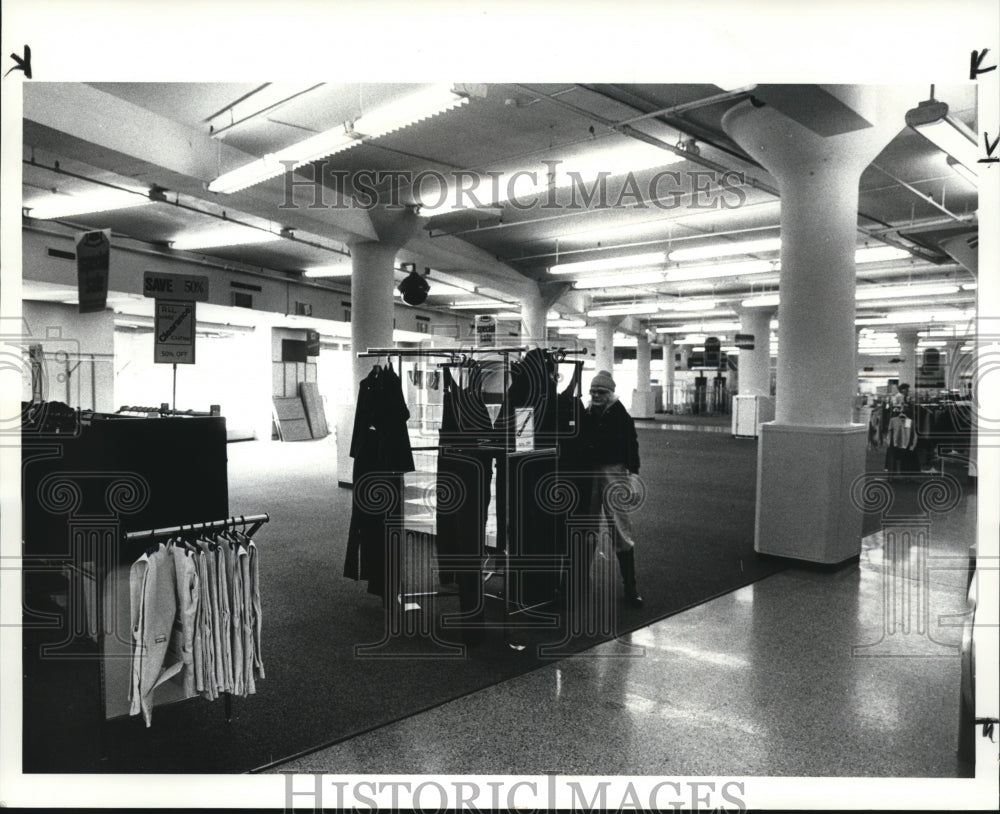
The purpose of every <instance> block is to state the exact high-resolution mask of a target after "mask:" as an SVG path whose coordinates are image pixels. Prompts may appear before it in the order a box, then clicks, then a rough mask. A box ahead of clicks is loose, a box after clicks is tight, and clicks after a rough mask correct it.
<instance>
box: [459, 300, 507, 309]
mask: <svg viewBox="0 0 1000 814" xmlns="http://www.w3.org/2000/svg"><path fill="white" fill-rule="evenodd" d="M512 305H513V303H509V302H499V301H497V300H471V301H470V300H466V301H464V302H453V303H452V304H451V305H449V306H448V307H449V308H451V309H452V310H455V311H476V310H478V309H480V308H510V307H511V306H512Z"/></svg>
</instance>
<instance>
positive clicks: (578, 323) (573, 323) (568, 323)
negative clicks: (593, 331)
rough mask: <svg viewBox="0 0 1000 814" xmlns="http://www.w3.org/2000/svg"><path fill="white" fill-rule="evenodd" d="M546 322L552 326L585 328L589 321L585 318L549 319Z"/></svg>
mask: <svg viewBox="0 0 1000 814" xmlns="http://www.w3.org/2000/svg"><path fill="white" fill-rule="evenodd" d="M545 324H546V325H547V326H549V327H550V328H584V327H586V325H587V321H586V320H583V319H549V320H546V322H545Z"/></svg>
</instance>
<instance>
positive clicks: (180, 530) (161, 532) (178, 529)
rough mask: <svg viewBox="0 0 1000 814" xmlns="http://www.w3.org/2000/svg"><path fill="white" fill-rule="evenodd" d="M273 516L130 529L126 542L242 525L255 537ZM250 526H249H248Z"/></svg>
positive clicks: (241, 517)
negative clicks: (137, 529)
mask: <svg viewBox="0 0 1000 814" xmlns="http://www.w3.org/2000/svg"><path fill="white" fill-rule="evenodd" d="M270 519H271V518H270V517H269V516H268V514H267V513H266V512H265V513H263V514H246V515H244V514H241V515H240V516H239V517H235V516H234V517H227V518H226V519H225V520H212V521H209V522H206V523H185V524H183V525H180V526H168V527H167V528H162V529H147V530H145V531H130V532H127V533H126V534H125V542H126V543H131V542H135V541H138V540H159V539H162V538H165V537H175V536H183V535H184V534H190V533H193V532H196V531H209V532H211V531H222V530H223V529H231V528H236V526H242V527H243V528H244V529H247V530H246V531H245V532H244V533H245V534H246V536H247V537H253V536H254V534H256V533H257V532H258V531H259V530H260V527H261V526H263V525H264V524H265V523H267V522H268V521H269V520H270ZM248 526H249V528H247V527H248Z"/></svg>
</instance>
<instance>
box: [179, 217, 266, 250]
mask: <svg viewBox="0 0 1000 814" xmlns="http://www.w3.org/2000/svg"><path fill="white" fill-rule="evenodd" d="M280 239H281V235H278V234H275V233H274V232H268V231H266V230H264V229H254V228H253V227H250V226H241V225H239V224H236V223H232V224H229V225H228V226H223V227H222V228H219V229H211V230H209V231H202V232H192V233H189V234H186V235H178V236H177V237H175V238H174V239H173V240H172V241H170V246H171V248H173V249H177V250H179V251H194V250H197V249H212V248H216V247H220V246H252V245H253V244H255V243H269V242H271V241H272V240H280Z"/></svg>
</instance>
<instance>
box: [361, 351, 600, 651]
mask: <svg viewBox="0 0 1000 814" xmlns="http://www.w3.org/2000/svg"><path fill="white" fill-rule="evenodd" d="M535 349H540V350H544V351H547V352H548V353H550V354H552V356H553V357H554V359H555V361H556V363H557V364H558V363H559V362H561V361H563V360H564V359H565V357H566V356H568V355H576V354H584V353H586V350H585V349H583V348H566V347H547V348H540V347H539V346H527V345H523V346H515V347H509V346H488V347H470V346H465V347H463V346H457V347H439V348H399V347H394V348H368V349H367V351H360V352H358V353H357V357H358V358H359V359H360V358H372V357H392V356H395V357H397V359H398V360H399V365H400V367H402V359H403V358H404V357H407V358H434V357H444V358H447V359H450V360H451V361H453V362H459V361H465V360H467V359H469V358H471V357H473V356H475V355H480V354H481V355H501V356H502V357H503V375H504V380H505V381H506V380H507V379H508V378H509V374H510V355H511V354H523V353H527V352H528V351H530V350H535ZM573 364H574V366H575V367H576V368H581V367H582V365H583V362H582V361H581V360H575V361H574V363H573ZM577 387H579V384H578V385H577ZM505 433H506V437H505V439H504V442H503V445H502V446H498V447H495V448H494V449H496V450H497V451H501V450H502V451H503V452H504V454H506V455H511V454H514V453H515V449H514V446H515V445H514V437H513V426H512V425H510V424H508V426H507V427H506V428H505ZM421 449H438V450H439V449H440V447H422V448H421ZM483 449H486V448H485V447H483ZM535 452H537V453H539V454H546V455H557V450H556V449H555V448H552V449H548V448H543V449H541V450H536V451H535ZM518 454H521V455H523V454H527V453H525V452H521V453H518ZM509 479H510V472H509V470H508V471H507V477H506V478H505V479H504V483H503V488H504V490H505V492H506V495H507V499H506V501H505V505H506V506H507V507H508V511H507V512H506V513H505V514H507V515H508V516H507V517H504V518H502V519H500V518H498V523H499V522H504V523H508V521H509V514H510V511H509V507H510V498H511V494H510V484H509V482H508V481H509ZM498 486H499V484H498ZM504 536H505V540H506V545H505V548H504V551H503V556H504V558H505V559H506V560H509V557H510V542H511V531H510V528H509V525H508V527H507V529H506V533H505V535H504ZM483 553H484V556H485V555H486V552H483ZM540 564H542V565H545V564H546V563H540ZM549 564H551V563H549ZM501 570H502V576H503V578H504V587H503V595H502V597H498V596H496V595H495V594H488V593H485V592H484V597H485V596H488V597H490V598H494V599H498V598H499V599H502V601H503V608H504V626H505V628H507V621H508V620H509V618H510V617H511V616H513V615H515V614H520V613H526V614H529V615H530V614H531V613H532V611H534V610H536V609H538V608H540V607H543V606H544V605H547V604H549V602H542V603H536V604H534V605H531V606H524V607H519V608H516V609H514V610H512V609H511V597H512V595H513V590H512V588H513V584H512V581H513V579H514V575H513V572H512V568H511V567H510V563H509V561H508V562H505V564H504V567H503V568H502V569H501ZM496 573H497V570H493V571H485V570H484V571H483V577H484V581H485V579H488V578H489V577H491V576H493V575H494V574H496ZM393 593H394V594H395V593H396V592H395V591H394V592H393ZM429 593H430V594H431V595H442V592H440V591H432V592H429ZM426 595H428V592H422V593H418V594H412V595H409V594H404V593H403V592H402V591H400V592H399V598H400V601H401V602H403V603H404V607H405V606H406V603H405V600H406V599H407V598H411V597H412V598H416V597H418V596H426ZM446 595H449V596H450V595H452V593H451V592H448V593H447V594H446ZM416 607H417V608H419V605H417V606H416ZM511 646H512V647H515V649H522V648H521V647H519V646H516V645H514V644H511Z"/></svg>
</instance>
